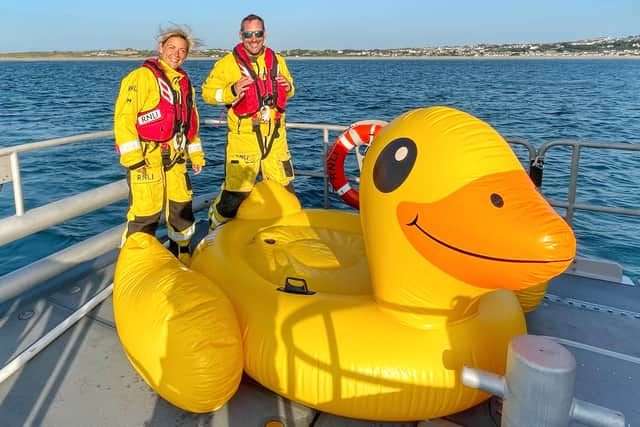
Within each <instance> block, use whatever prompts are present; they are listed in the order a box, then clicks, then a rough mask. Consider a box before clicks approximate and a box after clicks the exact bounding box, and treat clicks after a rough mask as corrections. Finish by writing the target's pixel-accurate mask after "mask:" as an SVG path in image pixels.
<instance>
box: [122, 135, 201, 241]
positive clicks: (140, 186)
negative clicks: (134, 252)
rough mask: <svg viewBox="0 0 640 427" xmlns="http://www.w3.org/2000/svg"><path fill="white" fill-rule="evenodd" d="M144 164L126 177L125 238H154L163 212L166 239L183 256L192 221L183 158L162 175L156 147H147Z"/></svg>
mask: <svg viewBox="0 0 640 427" xmlns="http://www.w3.org/2000/svg"><path fill="white" fill-rule="evenodd" d="M171 154H172V155H173V156H175V153H174V152H173V151H172V153H171ZM145 160H146V162H147V166H146V167H144V168H139V169H135V170H128V173H127V183H128V184H129V205H130V207H129V211H128V213H127V221H128V223H127V230H126V232H125V237H128V236H129V235H131V234H133V233H135V232H137V231H142V232H145V233H148V234H152V235H155V232H156V229H157V228H158V223H159V222H160V215H161V213H162V209H163V208H164V210H165V216H166V220H167V221H166V222H167V230H168V234H169V239H171V241H172V242H175V243H176V244H177V246H178V247H180V249H181V250H180V252H185V251H186V250H188V246H189V241H190V240H191V237H192V236H193V234H194V232H195V217H194V216H193V208H192V202H191V200H192V196H193V192H192V190H191V181H190V180H189V175H188V173H187V167H186V161H185V160H184V155H182V156H179V157H178V160H177V161H176V162H175V163H174V164H173V166H172V167H170V168H169V169H168V170H166V171H165V169H164V166H163V164H162V156H161V149H160V147H159V146H158V145H157V144H155V143H147V152H146V153H145ZM183 248H184V249H185V250H182V249H183Z"/></svg>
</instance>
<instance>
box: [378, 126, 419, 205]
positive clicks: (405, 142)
mask: <svg viewBox="0 0 640 427" xmlns="http://www.w3.org/2000/svg"><path fill="white" fill-rule="evenodd" d="M417 155H418V150H417V148H416V144H415V142H413V141H412V140H410V139H409V138H398V139H396V140H394V141H391V142H390V143H389V144H387V146H386V147H384V149H383V150H382V151H381V152H380V155H379V156H378V158H377V159H376V164H375V165H373V183H374V184H375V186H376V188H377V189H378V190H379V191H381V192H383V193H390V192H392V191H393V190H395V189H396V188H398V187H399V186H400V184H402V183H403V182H404V181H405V180H406V179H407V177H408V176H409V173H411V169H413V165H414V164H415V163H416V157H417Z"/></svg>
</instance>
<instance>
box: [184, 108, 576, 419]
mask: <svg viewBox="0 0 640 427" xmlns="http://www.w3.org/2000/svg"><path fill="white" fill-rule="evenodd" d="M360 203H361V210H360V214H357V213H353V212H345V211H334V210H319V209H302V208H301V206H300V203H299V201H298V199H297V198H296V197H295V196H294V195H292V194H290V193H289V192H287V191H286V190H285V189H283V188H282V187H281V186H279V185H277V184H275V183H273V182H268V181H267V182H261V183H259V184H258V185H257V186H256V188H255V189H254V191H253V192H252V194H251V195H250V197H249V198H248V199H247V200H246V201H245V202H244V203H243V204H242V205H241V206H240V209H239V210H238V215H237V217H236V219H234V220H232V221H230V222H228V223H227V224H225V225H223V226H222V227H219V228H218V229H216V230H215V231H213V232H212V233H210V234H209V235H208V236H207V237H205V238H204V239H203V241H201V242H200V244H199V245H198V247H197V249H196V251H195V253H194V256H193V259H192V264H191V268H192V269H193V270H196V271H198V272H200V273H201V274H202V275H204V276H206V277H207V278H208V279H209V280H211V282H213V283H215V284H217V285H218V286H220V287H221V288H222V289H223V290H224V292H225V293H226V294H227V296H228V297H229V299H230V300H231V302H232V304H233V306H234V308H235V311H236V314H237V316H238V320H239V326H240V331H241V335H242V339H243V358H244V371H245V372H246V373H247V374H248V375H250V376H251V377H253V378H254V379H255V380H256V381H258V382H259V383H261V384H262V385H264V386H265V387H267V388H269V389H271V390H273V391H274V392H276V393H278V394H280V395H282V396H285V397H287V398H289V399H292V400H294V401H297V402H300V403H302V404H305V405H308V406H311V407H313V408H316V409H318V410H321V411H325V412H329V413H332V414H336V415H341V416H347V417H353V418H361V419H372V420H380V421H385V420H386V421H408V420H420V419H425V418H434V417H440V416H444V415H447V414H451V413H454V412H458V411H461V410H464V409H467V408H469V407H471V406H473V405H475V404H477V403H479V402H481V401H482V400H484V399H486V398H488V395H487V394H486V393H484V392H481V391H478V390H475V389H471V388H467V387H465V386H464V385H462V383H461V380H460V376H461V370H462V367H463V366H464V365H472V366H474V367H476V368H480V369H484V370H487V371H492V372H495V373H498V374H502V373H504V369H505V358H506V351H507V344H508V342H509V341H510V340H511V339H512V338H513V337H515V336H517V335H520V334H523V333H526V325H525V321H524V316H523V313H522V309H521V308H520V305H519V303H518V301H517V299H516V297H515V296H514V293H513V292H512V290H517V289H524V288H527V287H530V286H532V285H537V284H539V283H541V282H544V281H546V280H548V279H550V278H552V277H554V276H555V275H558V274H559V273H561V272H562V271H564V269H565V268H566V267H567V266H568V265H569V264H570V262H571V261H572V259H573V257H574V254H575V239H574V236H573V233H572V231H571V229H570V228H569V227H568V226H567V224H566V223H565V222H564V220H563V219H562V218H561V217H560V216H558V215H557V214H556V213H555V211H554V210H553V208H552V207H551V206H550V205H549V204H548V203H547V202H546V201H545V200H544V198H543V197H541V196H540V194H539V193H538V192H537V191H536V189H535V187H534V186H533V184H532V183H531V181H530V180H529V178H528V176H527V175H526V173H525V171H524V170H523V169H522V167H521V165H520V163H519V161H518V159H517V158H516V156H515V155H514V154H513V152H512V150H511V149H510V147H509V146H508V144H507V143H506V142H505V141H504V140H503V138H502V137H500V135H499V134H498V133H497V132H496V131H495V130H493V129H492V128H491V127H490V126H489V125H488V124H486V123H485V122H483V121H481V120H479V119H477V118H475V117H473V116H471V115H469V114H467V113H464V112H462V111H458V110H455V109H452V108H447V107H432V108H423V109H417V110H413V111H410V112H407V113H405V114H403V115H402V116H400V117H398V118H397V119H395V120H394V121H393V122H391V123H390V124H388V125H387V126H385V127H384V128H383V129H382V130H381V131H380V133H379V134H378V135H377V136H376V138H375V139H374V140H373V142H372V144H371V146H370V148H369V150H368V152H367V154H366V157H365V160H364V165H363V170H362V175H361V184H360ZM192 326H193V327H194V328H197V326H196V325H192Z"/></svg>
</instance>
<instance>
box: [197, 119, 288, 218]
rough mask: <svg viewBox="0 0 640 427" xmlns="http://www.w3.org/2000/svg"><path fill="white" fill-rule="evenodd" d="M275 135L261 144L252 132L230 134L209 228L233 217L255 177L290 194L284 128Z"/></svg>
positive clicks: (210, 209)
mask: <svg viewBox="0 0 640 427" xmlns="http://www.w3.org/2000/svg"><path fill="white" fill-rule="evenodd" d="M277 132H278V135H277V137H275V138H273V139H272V138H271V135H266V136H263V137H262V144H260V143H258V139H257V137H256V134H255V133H253V132H252V133H235V132H229V134H228V136H227V147H226V153H225V155H226V159H225V179H224V182H223V183H222V191H221V192H220V193H219V194H218V196H217V197H216V199H215V200H214V201H213V203H212V204H211V206H210V207H209V220H210V224H211V228H215V226H217V225H220V224H222V223H224V222H226V221H228V220H229V219H230V218H233V217H235V216H236V213H237V212H238V206H240V203H241V202H242V201H243V200H244V199H245V198H246V197H247V196H248V195H249V193H250V192H251V190H252V189H253V186H254V185H255V182H256V179H257V177H258V173H262V179H265V180H273V181H277V182H279V183H280V184H282V185H283V186H285V187H287V188H289V190H290V191H293V183H292V181H293V179H294V173H293V163H292V161H291V153H290V152H289V147H288V145H287V135H286V130H285V128H284V125H282V126H280V128H279V129H278V130H277Z"/></svg>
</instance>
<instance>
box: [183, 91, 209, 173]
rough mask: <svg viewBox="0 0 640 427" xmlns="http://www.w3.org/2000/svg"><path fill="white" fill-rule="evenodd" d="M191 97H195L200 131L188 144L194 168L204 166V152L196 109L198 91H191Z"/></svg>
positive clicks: (194, 104) (197, 124) (194, 103)
mask: <svg viewBox="0 0 640 427" xmlns="http://www.w3.org/2000/svg"><path fill="white" fill-rule="evenodd" d="M191 96H192V97H193V110H194V111H195V113H196V118H197V119H198V120H197V123H195V125H196V126H198V131H197V132H196V136H195V137H194V138H193V139H192V140H191V141H189V142H188V143H187V154H188V155H189V160H190V161H191V164H192V165H193V166H204V165H205V163H206V162H205V159H204V150H203V149H202V141H200V114H199V113H198V108H197V107H196V91H195V89H194V88H192V89H191Z"/></svg>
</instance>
